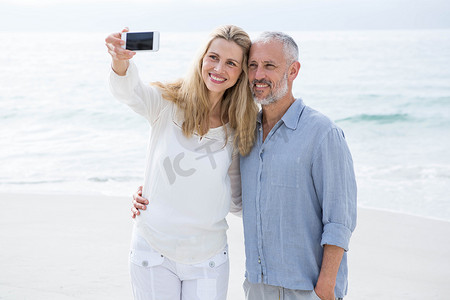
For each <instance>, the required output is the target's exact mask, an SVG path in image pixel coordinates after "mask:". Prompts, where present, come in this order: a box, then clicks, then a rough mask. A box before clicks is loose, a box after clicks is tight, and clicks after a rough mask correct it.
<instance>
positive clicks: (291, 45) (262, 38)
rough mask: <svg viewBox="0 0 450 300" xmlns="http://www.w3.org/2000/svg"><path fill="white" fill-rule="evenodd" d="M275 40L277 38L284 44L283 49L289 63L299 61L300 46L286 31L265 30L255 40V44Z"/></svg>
mask: <svg viewBox="0 0 450 300" xmlns="http://www.w3.org/2000/svg"><path fill="white" fill-rule="evenodd" d="M273 40H276V41H278V42H280V43H282V44H283V51H284V55H285V56H286V61H287V62H288V64H291V63H293V62H294V61H298V46H297V44H296V43H295V41H294V39H293V38H292V37H291V36H290V35H288V34H286V33H283V32H279V31H265V32H263V33H261V34H260V35H259V36H258V37H257V38H256V39H255V40H254V41H253V44H256V43H263V44H267V43H269V42H271V41H273Z"/></svg>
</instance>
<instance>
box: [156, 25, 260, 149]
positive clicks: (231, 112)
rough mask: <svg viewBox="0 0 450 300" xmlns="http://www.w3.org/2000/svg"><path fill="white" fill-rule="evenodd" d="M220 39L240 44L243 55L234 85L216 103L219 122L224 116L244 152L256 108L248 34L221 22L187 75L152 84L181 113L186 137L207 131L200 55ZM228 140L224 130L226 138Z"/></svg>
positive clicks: (207, 110) (251, 135) (207, 102)
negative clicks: (218, 110) (218, 109)
mask: <svg viewBox="0 0 450 300" xmlns="http://www.w3.org/2000/svg"><path fill="white" fill-rule="evenodd" d="M218 38H221V39H224V40H226V41H231V42H234V43H236V44H237V45H238V46H240V47H241V48H242V50H243V53H244V57H243V60H242V72H241V74H240V76H239V78H238V80H237V81H236V84H235V85H234V86H232V87H230V88H229V89H227V90H226V91H225V93H224V95H223V99H222V101H221V104H220V111H221V121H222V123H225V120H227V119H228V123H229V125H230V127H231V128H232V129H233V130H234V132H235V135H234V140H233V144H234V146H235V147H237V148H238V149H239V152H240V153H241V154H242V155H247V154H248V153H249V152H250V149H251V147H252V146H253V143H254V141H255V128H256V114H257V111H258V108H257V106H256V104H255V102H254V101H253V98H252V95H251V92H250V88H249V85H248V72H247V68H248V66H247V59H248V53H249V51H250V46H251V40H250V37H249V36H248V34H247V33H246V32H245V31H244V30H242V29H241V28H239V27H237V26H234V25H225V26H221V27H218V28H216V29H215V30H214V31H213V32H212V33H211V34H210V38H209V40H208V41H207V43H206V44H205V45H204V47H203V48H201V49H200V50H201V51H200V52H199V55H198V57H197V59H196V60H194V64H193V65H192V67H191V69H190V70H189V71H188V73H187V76H186V77H185V78H183V79H180V80H178V81H176V82H173V83H168V84H163V83H160V82H156V83H154V84H155V85H156V86H158V87H159V88H161V89H162V91H163V97H164V98H165V99H167V100H169V101H173V102H174V103H175V104H176V105H177V106H178V107H179V108H181V109H182V110H183V112H184V122H183V125H182V130H183V134H184V135H185V136H187V137H190V136H192V134H194V133H197V134H199V135H201V136H203V135H205V134H206V133H207V132H208V131H209V113H210V105H211V103H210V100H209V97H208V89H207V87H206V85H205V83H204V81H203V78H202V64H203V57H204V56H205V54H206V53H207V51H208V49H209V47H210V45H211V43H212V42H213V41H214V40H215V39H218ZM226 140H228V133H227V139H226Z"/></svg>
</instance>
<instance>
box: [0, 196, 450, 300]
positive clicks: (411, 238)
mask: <svg viewBox="0 0 450 300" xmlns="http://www.w3.org/2000/svg"><path fill="white" fill-rule="evenodd" d="M130 199H131V198H130V197H107V196H76V195H69V196H62V195H26V194H14V195H13V194H0V299H5V300H10V299H33V300H39V299H46V300H48V299H62V300H66V299H67V300H69V299H132V296H131V289H130V283H129V277H128V251H129V240H130V235H131V228H132V224H133V221H132V219H131V217H130V203H131V202H130ZM358 213H359V214H358V225H357V229H356V231H355V232H354V235H353V237H352V240H351V243H350V252H349V268H350V272H349V277H350V285H349V293H348V296H347V297H346V298H345V299H349V300H355V299H358V300H359V299H408V300H410V299H449V297H450V296H449V295H450V285H449V283H450V281H449V278H450V222H445V221H439V220H432V219H426V218H420V217H415V216H409V215H403V214H398V213H391V212H384V211H378V210H372V209H365V208H359V211H358ZM228 221H229V225H230V230H229V231H228V237H229V248H230V256H231V258H230V262H231V264H230V268H231V270H230V274H231V275H230V286H229V293H228V299H230V300H234V299H243V292H242V288H241V284H242V281H243V278H244V262H245V258H244V245H243V235H242V224H241V219H239V218H237V217H235V216H229V218H228Z"/></svg>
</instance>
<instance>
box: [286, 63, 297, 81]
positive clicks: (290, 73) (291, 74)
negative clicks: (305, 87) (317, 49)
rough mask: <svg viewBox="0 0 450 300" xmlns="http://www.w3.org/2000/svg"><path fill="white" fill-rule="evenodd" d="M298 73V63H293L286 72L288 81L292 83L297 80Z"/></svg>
mask: <svg viewBox="0 0 450 300" xmlns="http://www.w3.org/2000/svg"><path fill="white" fill-rule="evenodd" d="M299 72H300V62H298V61H294V62H293V63H292V64H291V65H290V67H289V70H288V78H289V80H290V81H294V79H295V78H297V75H298V73H299Z"/></svg>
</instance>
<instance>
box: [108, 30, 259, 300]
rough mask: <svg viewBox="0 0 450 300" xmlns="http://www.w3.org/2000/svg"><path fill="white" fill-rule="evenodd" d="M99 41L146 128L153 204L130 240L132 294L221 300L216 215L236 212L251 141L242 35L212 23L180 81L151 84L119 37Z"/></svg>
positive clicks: (147, 184)
mask: <svg viewBox="0 0 450 300" xmlns="http://www.w3.org/2000/svg"><path fill="white" fill-rule="evenodd" d="M124 31H127V29H125V30H124ZM106 43H107V47H108V50H109V53H110V54H111V56H112V69H113V71H112V72H111V76H110V86H111V91H112V93H113V94H114V96H115V97H117V98H118V99H119V100H121V101H122V102H124V103H126V104H127V105H129V106H130V107H131V108H132V109H133V110H134V111H136V112H137V113H139V114H141V115H142V116H144V117H145V118H147V120H148V121H149V124H150V126H151V128H152V131H151V132H152V133H151V135H150V139H149V148H148V157H147V167H146V171H145V179H144V187H143V191H142V194H143V196H144V197H146V198H148V199H150V198H151V199H152V200H151V201H150V203H149V205H148V208H147V210H145V211H143V212H142V213H141V214H140V216H138V217H137V218H136V222H135V226H134V230H133V235H132V242H131V254H130V273H131V281H132V288H133V294H134V297H135V299H158V300H161V299H183V300H190V299H207V300H213V299H226V293H227V288H228V272H229V271H228V270H229V265H228V252H227V240H226V230H227V228H228V225H227V223H226V220H225V216H226V215H227V213H228V212H229V211H232V212H237V211H239V210H240V201H241V199H240V194H241V191H240V173H239V153H241V154H242V155H246V154H247V153H248V152H249V151H250V148H251V147H252V145H253V142H254V139H255V135H254V130H255V124H256V112H257V107H256V105H255V103H254V102H253V100H252V97H251V94H250V90H249V87H248V78H247V56H248V52H249V49H250V45H251V42H250V38H249V36H248V34H247V33H245V32H244V31H243V30H242V29H241V28H239V27H236V26H232V25H229V26H223V27H219V28H217V29H216V30H215V31H214V32H213V33H212V34H211V36H210V39H209V41H208V42H207V44H206V45H205V46H204V48H203V49H202V51H201V55H200V56H199V57H198V58H197V59H196V60H195V61H194V65H193V67H192V69H191V70H190V72H189V73H188V75H187V76H186V77H185V78H183V79H181V80H179V81H176V82H174V83H170V84H162V83H155V84H153V85H145V84H143V83H142V82H141V81H140V79H139V76H138V74H137V69H136V66H135V65H134V64H133V63H132V62H130V61H129V59H130V58H132V56H133V55H134V54H135V53H134V52H131V51H128V50H124V49H122V48H121V45H122V44H123V42H122V41H121V39H120V33H116V34H112V35H110V36H108V37H107V38H106ZM150 195H151V197H150ZM230 206H231V208H230Z"/></svg>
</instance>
